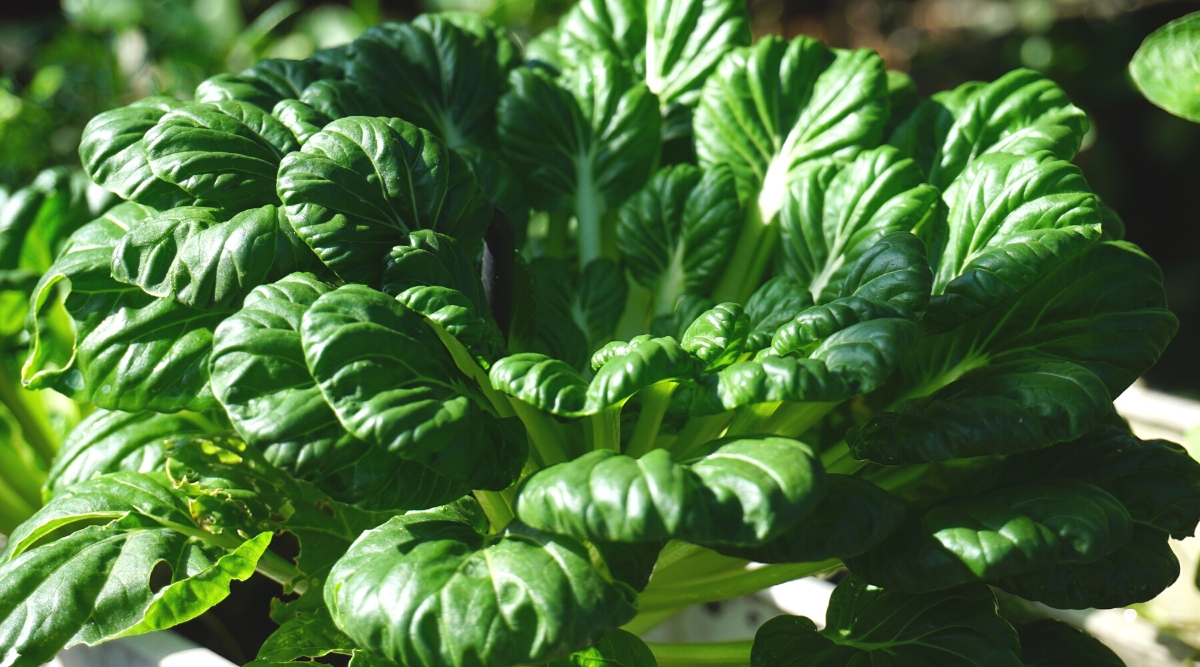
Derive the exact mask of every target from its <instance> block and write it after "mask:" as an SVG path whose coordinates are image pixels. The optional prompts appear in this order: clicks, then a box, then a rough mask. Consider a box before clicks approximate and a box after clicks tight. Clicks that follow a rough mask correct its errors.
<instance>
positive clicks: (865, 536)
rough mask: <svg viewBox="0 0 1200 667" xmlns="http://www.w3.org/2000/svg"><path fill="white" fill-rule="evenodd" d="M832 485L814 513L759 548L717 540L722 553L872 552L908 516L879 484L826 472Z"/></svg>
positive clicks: (801, 556) (754, 556) (812, 557)
mask: <svg viewBox="0 0 1200 667" xmlns="http://www.w3.org/2000/svg"><path fill="white" fill-rule="evenodd" d="M825 484H826V487H827V488H828V490H827V491H826V493H825V496H824V497H823V498H821V501H820V502H819V503H817V506H816V508H815V509H813V511H812V514H810V515H808V516H807V517H805V518H803V519H801V520H800V521H799V522H797V523H796V524H795V525H793V526H792V527H790V528H788V529H787V530H785V531H784V532H783V533H782V534H780V535H779V536H778V537H776V538H775V539H773V540H771V541H770V542H767V543H765V544H763V545H761V546H757V547H748V548H747V547H730V546H725V545H720V544H718V545H714V546H713V549H715V550H716V551H717V552H718V553H721V554H724V555H726V556H734V557H737V558H745V559H747V560H751V561H754V562H756V563H818V562H821V561H823V560H827V559H829V558H841V559H845V558H849V557H851V556H857V555H859V554H861V553H863V552H865V551H868V550H870V549H872V548H874V547H875V546H876V545H878V544H879V543H880V542H882V541H883V540H884V539H886V538H887V537H888V536H889V535H891V534H892V533H893V532H894V531H895V530H897V529H898V528H899V527H900V525H901V524H902V523H903V521H904V504H903V503H902V502H900V500H899V499H897V498H896V497H895V496H893V495H891V494H890V493H888V492H887V491H884V490H883V489H880V488H879V487H877V486H875V485H874V484H872V483H870V482H868V481H866V480H863V479H859V478H857V477H852V476H849V475H826V476H825Z"/></svg>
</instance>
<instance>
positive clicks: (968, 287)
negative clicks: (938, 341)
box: [926, 153, 1101, 331]
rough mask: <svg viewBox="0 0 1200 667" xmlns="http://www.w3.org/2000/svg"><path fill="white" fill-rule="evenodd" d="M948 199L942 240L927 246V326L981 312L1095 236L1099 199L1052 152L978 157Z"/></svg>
mask: <svg viewBox="0 0 1200 667" xmlns="http://www.w3.org/2000/svg"><path fill="white" fill-rule="evenodd" d="M946 198H947V201H948V203H949V214H948V216H949V217H948V220H947V222H946V226H947V228H946V230H945V232H944V233H945V238H946V240H945V245H944V246H942V245H940V244H939V245H938V247H936V248H935V249H934V251H933V252H932V253H931V254H932V256H933V259H934V267H935V276H934V285H933V293H934V297H933V299H932V301H931V302H930V307H929V314H928V317H927V319H926V324H927V328H929V329H933V330H937V331H945V330H948V329H951V328H953V327H954V326H956V325H958V324H960V323H962V322H963V321H966V320H968V319H970V318H972V317H975V316H977V315H980V314H982V313H984V312H986V311H987V310H988V309H990V308H992V307H993V306H995V305H996V304H998V303H1000V302H1002V301H1003V300H1004V299H1005V298H1007V297H1009V296H1010V295H1012V294H1014V293H1016V292H1019V291H1020V290H1021V289H1023V288H1025V287H1027V286H1029V285H1031V284H1033V283H1035V282H1037V280H1038V279H1039V278H1041V277H1042V276H1043V275H1045V274H1046V273H1047V272H1048V271H1050V270H1051V269H1053V268H1054V267H1055V266H1056V265H1057V264H1059V263H1061V262H1063V261H1065V260H1066V259H1068V258H1070V257H1071V256H1073V255H1076V254H1078V253H1080V252H1082V251H1083V250H1085V249H1086V248H1087V247H1088V245H1090V244H1091V243H1092V242H1093V241H1095V240H1097V239H1099V238H1100V226H1101V215H1100V202H1099V200H1098V199H1096V196H1095V195H1093V194H1092V192H1091V189H1090V188H1088V185H1087V182H1086V181H1084V178H1083V173H1082V172H1080V171H1079V168H1078V167H1076V166H1075V165H1072V164H1070V163H1068V162H1063V161H1062V160H1058V159H1056V158H1055V157H1054V156H1053V155H1051V154H1049V153H1035V154H1033V155H1029V156H1016V155H1011V154H1008V153H993V154H989V155H985V156H982V157H980V158H978V159H976V160H974V161H973V162H972V163H971V164H970V165H969V166H968V167H967V168H966V169H965V170H964V171H963V172H962V174H961V175H960V176H959V177H958V179H957V180H955V182H954V185H953V187H952V189H951V190H950V191H949V192H947V193H946ZM933 236H934V237H935V238H936V237H937V236H940V233H935V234H934V235H933ZM936 242H937V241H936V240H935V243H936Z"/></svg>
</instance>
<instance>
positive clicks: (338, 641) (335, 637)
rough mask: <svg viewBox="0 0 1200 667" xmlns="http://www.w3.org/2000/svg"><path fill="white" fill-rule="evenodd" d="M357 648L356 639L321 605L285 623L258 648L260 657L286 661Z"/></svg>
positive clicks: (342, 652) (276, 661)
mask: <svg viewBox="0 0 1200 667" xmlns="http://www.w3.org/2000/svg"><path fill="white" fill-rule="evenodd" d="M357 648H358V646H356V645H355V644H354V641H353V640H352V639H350V638H349V637H347V636H346V634H345V633H343V632H342V631H341V630H338V628H337V626H336V625H334V624H333V619H332V618H330V616H329V610H328V609H326V608H325V605H324V604H322V605H320V606H319V607H317V609H315V610H313V611H310V612H306V613H302V614H298V615H296V616H294V617H293V618H291V619H288V620H287V621H285V622H284V623H282V624H281V625H280V626H279V628H278V629H276V630H275V632H272V633H271V636H270V637H267V640H266V641H264V642H263V644H262V646H261V647H259V649H258V659H259V660H261V661H268V662H272V663H281V662H282V663H286V662H289V661H292V660H295V659H296V658H319V657H321V656H324V655H329V654H330V653H340V654H342V655H350V654H352V653H354V650H355V649H357ZM253 664H254V663H251V665H253ZM293 664H305V663H293ZM308 664H311V663H308Z"/></svg>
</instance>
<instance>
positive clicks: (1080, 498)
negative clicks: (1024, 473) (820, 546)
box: [846, 478, 1132, 592]
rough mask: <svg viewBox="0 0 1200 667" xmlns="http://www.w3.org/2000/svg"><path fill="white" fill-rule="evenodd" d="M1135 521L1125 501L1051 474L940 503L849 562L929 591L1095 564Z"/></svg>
mask: <svg viewBox="0 0 1200 667" xmlns="http://www.w3.org/2000/svg"><path fill="white" fill-rule="evenodd" d="M1131 530H1132V522H1131V520H1130V518H1129V514H1128V512H1126V511H1125V508H1124V506H1122V505H1121V503H1120V501H1118V500H1117V499H1116V498H1113V497H1112V496H1110V495H1109V494H1107V493H1105V492H1104V491H1101V490H1100V489H1098V488H1096V487H1094V486H1091V485H1090V484H1085V483H1083V482H1078V481H1075V480H1071V479H1066V478H1047V479H1044V480H1040V481H1037V482H1030V483H1026V484H1022V485H1019V486H1012V487H1006V488H1002V489H998V490H994V491H989V492H987V493H985V494H983V495H981V496H977V497H974V498H968V499H964V500H958V501H952V502H949V503H947V504H944V505H937V506H934V507H932V508H930V509H928V510H926V511H925V512H923V513H910V515H909V520H908V521H907V522H906V523H905V525H904V526H903V527H901V528H900V529H899V530H898V531H896V532H895V533H894V534H893V535H892V537H891V538H889V539H888V540H887V541H885V542H884V543H883V544H881V545H879V546H878V547H876V548H875V549H874V550H872V551H869V552H867V553H865V554H863V555H861V556H857V557H854V558H851V559H849V560H847V561H846V564H847V566H848V567H849V568H850V569H851V571H852V572H854V573H855V574H857V575H859V576H861V577H862V578H864V579H866V580H867V581H871V582H875V584H876V585H878V586H883V587H884V588H888V589H892V590H897V591H907V592H922V591H930V590H941V589H944V588H950V587H953V586H957V585H959V584H962V583H969V582H975V581H990V582H995V581H998V580H1000V579H1002V578H1003V577H1008V576H1012V575H1020V574H1021V573H1024V572H1030V571H1033V570H1038V569H1042V568H1045V567H1050V566H1054V565H1056V564H1058V563H1091V562H1094V561H1097V560H1099V559H1101V558H1104V557H1105V556H1108V555H1110V554H1112V553H1113V552H1115V551H1116V550H1117V549H1120V548H1121V547H1122V546H1124V545H1125V544H1126V543H1127V542H1128V541H1129V540H1130V538H1131Z"/></svg>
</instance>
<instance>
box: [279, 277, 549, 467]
mask: <svg viewBox="0 0 1200 667" xmlns="http://www.w3.org/2000/svg"><path fill="white" fill-rule="evenodd" d="M300 334H301V340H302V342H303V346H304V355H305V359H306V361H307V364H308V368H309V370H310V371H311V373H312V375H313V377H314V378H315V379H316V381H317V386H318V387H320V389H321V393H322V395H324V397H325V399H326V401H327V402H328V403H329V405H330V406H331V407H332V408H333V411H334V413H335V414H336V415H337V417H338V420H339V421H340V422H341V423H342V425H343V426H345V427H346V430H347V431H349V432H350V433H351V434H353V435H354V436H355V437H357V438H359V439H361V440H364V441H366V442H368V443H370V444H372V445H374V446H376V447H380V448H382V449H385V450H387V451H388V452H391V453H392V454H393V455H395V456H399V457H400V458H403V459H407V460H412V461H417V462H419V463H422V464H424V465H427V466H429V467H431V468H432V469H433V470H435V471H436V472H438V473H440V474H442V475H445V476H447V477H449V478H451V479H454V480H460V481H465V482H467V483H468V484H470V485H471V487H472V488H494V489H496V490H500V489H503V488H505V487H507V486H509V485H510V484H511V483H512V482H513V481H515V479H516V477H517V474H518V473H519V472H520V469H521V467H522V466H523V465H524V463H525V447H526V443H525V437H524V432H523V431H524V429H523V427H521V425H520V422H519V421H516V422H515V423H508V424H506V423H502V422H501V420H500V419H498V418H497V417H495V416H493V414H492V413H491V412H489V411H488V410H487V409H486V408H485V407H483V406H485V405H487V403H486V399H484V398H483V396H482V393H481V390H480V389H479V387H478V385H475V384H474V381H473V380H471V379H470V378H468V377H466V376H465V375H463V374H462V372H461V371H459V370H458V368H457V366H456V365H455V363H454V360H453V359H452V358H451V357H450V353H449V352H448V351H447V350H446V348H445V347H444V346H443V344H442V342H441V340H440V339H439V338H438V337H437V334H436V333H434V331H433V329H431V328H430V326H429V324H427V323H426V321H425V318H424V317H422V316H421V315H420V314H418V313H416V312H415V311H413V310H411V309H409V308H408V307H406V306H404V305H403V304H401V303H399V302H398V301H396V300H394V299H391V298H389V297H388V296H386V295H384V294H382V293H380V292H376V291H374V290H372V289H370V288H367V287H363V286H358V285H347V286H344V287H341V288H339V289H337V290H334V291H332V292H329V293H327V294H325V295H323V296H321V297H320V298H318V299H317V300H316V301H315V302H313V305H312V306H310V307H309V309H308V311H307V312H305V313H304V316H303V319H302V322H301V327H300ZM514 427H516V428H518V429H519V431H513V430H512V429H513V428H514Z"/></svg>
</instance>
